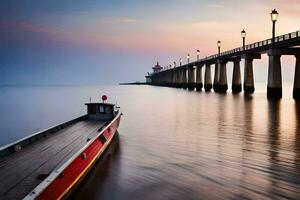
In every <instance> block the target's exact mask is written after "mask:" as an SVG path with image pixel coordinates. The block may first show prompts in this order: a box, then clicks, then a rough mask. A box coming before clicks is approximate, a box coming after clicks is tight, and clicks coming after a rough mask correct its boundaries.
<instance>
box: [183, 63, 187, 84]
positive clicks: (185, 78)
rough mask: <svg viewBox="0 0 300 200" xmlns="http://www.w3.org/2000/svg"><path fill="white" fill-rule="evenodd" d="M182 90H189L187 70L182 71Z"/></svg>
mask: <svg viewBox="0 0 300 200" xmlns="http://www.w3.org/2000/svg"><path fill="white" fill-rule="evenodd" d="M182 88H183V89H186V88H187V77H186V69H185V68H184V69H182Z"/></svg>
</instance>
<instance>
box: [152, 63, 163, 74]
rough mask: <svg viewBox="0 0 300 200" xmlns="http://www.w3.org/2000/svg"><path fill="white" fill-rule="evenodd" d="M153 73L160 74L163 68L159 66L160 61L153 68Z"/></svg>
mask: <svg viewBox="0 0 300 200" xmlns="http://www.w3.org/2000/svg"><path fill="white" fill-rule="evenodd" d="M152 69H153V73H157V72H160V71H161V70H162V67H161V66H160V65H159V63H158V61H157V62H156V65H155V66H154V67H152Z"/></svg>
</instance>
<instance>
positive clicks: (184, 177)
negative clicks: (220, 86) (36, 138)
mask: <svg viewBox="0 0 300 200" xmlns="http://www.w3.org/2000/svg"><path fill="white" fill-rule="evenodd" d="M265 89H266V87H265V86H264V85H258V84H257V85H256V93H255V94H254V95H252V96H248V97H246V96H244V95H243V94H240V95H232V94H231V92H228V93H227V94H226V95H221V94H216V93H213V92H211V93H205V92H200V93H198V92H188V91H184V90H182V89H171V88H163V87H151V86H111V87H108V86H107V87H104V86H80V87H78V86H76V87H75V86H74V87H2V88H0V99H1V104H0V119H1V120H0V136H1V137H0V138H1V139H0V144H1V145H4V144H6V143H9V142H11V141H13V140H15V139H17V138H20V137H24V136H26V135H28V134H30V133H33V132H36V131H38V130H41V129H44V128H47V127H48V126H50V125H54V124H56V123H60V122H63V121H66V120H69V119H71V118H74V117H77V116H79V115H81V114H84V113H85V106H84V105H83V104H84V103H85V102H86V101H88V99H89V97H90V96H91V97H92V99H99V98H100V96H101V95H102V94H107V95H108V97H109V100H110V101H111V102H113V103H115V102H117V103H118V104H119V105H120V106H121V108H122V111H123V113H124V115H123V118H122V121H121V126H120V128H119V135H118V139H117V140H115V141H114V144H113V145H112V146H111V148H110V151H109V154H107V155H106V157H105V158H104V159H103V161H101V162H100V163H98V164H97V165H96V167H95V169H94V170H93V171H92V173H91V174H90V176H88V178H87V180H86V181H85V182H84V183H83V184H82V185H81V187H80V188H79V189H78V190H77V191H76V193H75V194H74V196H73V197H72V198H76V199H83V198H85V199H149V200H150V199H300V104H298V105H297V104H296V103H295V102H294V101H293V100H292V97H291V96H292V95H291V84H286V85H285V86H284V93H285V94H284V97H285V98H283V99H282V100H281V101H277V102H272V101H267V99H266V94H265Z"/></svg>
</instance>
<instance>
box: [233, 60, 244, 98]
mask: <svg viewBox="0 0 300 200" xmlns="http://www.w3.org/2000/svg"><path fill="white" fill-rule="evenodd" d="M240 61H241V59H240V58H239V59H236V60H234V61H233V74H232V85H231V89H232V92H233V93H239V92H241V91H242V82H241V69H240Z"/></svg>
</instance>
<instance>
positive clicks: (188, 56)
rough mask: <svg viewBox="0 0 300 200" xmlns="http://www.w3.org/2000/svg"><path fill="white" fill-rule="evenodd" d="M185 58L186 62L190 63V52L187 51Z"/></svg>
mask: <svg viewBox="0 0 300 200" xmlns="http://www.w3.org/2000/svg"><path fill="white" fill-rule="evenodd" d="M186 58H187V60H188V64H189V63H190V54H189V53H188V55H187V56H186Z"/></svg>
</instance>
